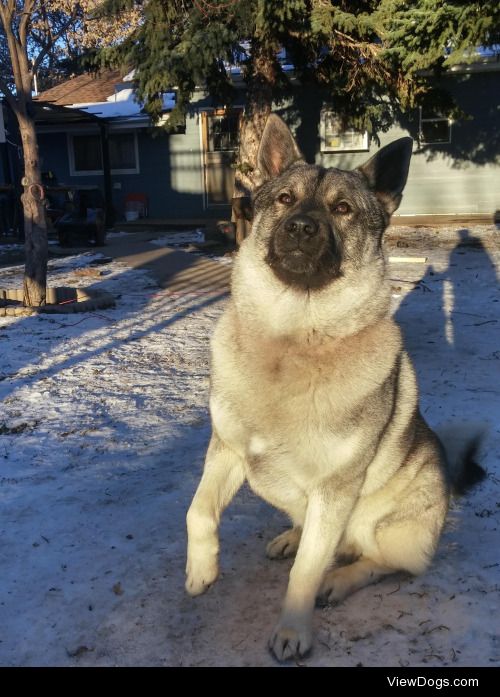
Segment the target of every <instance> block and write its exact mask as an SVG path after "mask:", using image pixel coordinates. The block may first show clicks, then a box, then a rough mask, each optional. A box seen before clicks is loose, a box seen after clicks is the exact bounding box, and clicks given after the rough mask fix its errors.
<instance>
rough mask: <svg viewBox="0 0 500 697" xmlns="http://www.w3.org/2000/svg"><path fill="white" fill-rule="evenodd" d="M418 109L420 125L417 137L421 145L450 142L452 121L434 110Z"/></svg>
mask: <svg viewBox="0 0 500 697" xmlns="http://www.w3.org/2000/svg"><path fill="white" fill-rule="evenodd" d="M419 111H420V127H419V134H418V139H419V142H420V144H421V145H433V144H438V143H451V124H452V121H451V119H449V118H448V117H447V116H443V115H442V114H439V113H436V112H434V113H433V112H424V111H423V109H422V107H420V109H419Z"/></svg>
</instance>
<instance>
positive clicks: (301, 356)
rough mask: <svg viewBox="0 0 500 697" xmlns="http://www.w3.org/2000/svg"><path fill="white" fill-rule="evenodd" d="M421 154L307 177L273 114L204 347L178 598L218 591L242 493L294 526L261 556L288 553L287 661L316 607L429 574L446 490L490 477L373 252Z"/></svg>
mask: <svg viewBox="0 0 500 697" xmlns="http://www.w3.org/2000/svg"><path fill="white" fill-rule="evenodd" d="M411 150H412V140H411V138H401V139H400V140H397V141H395V142H393V143H391V144H390V145H387V146H386V147H384V148H382V149H381V150H380V151H379V152H378V153H377V154H376V155H375V156H374V157H372V158H371V159H370V160H369V161H368V162H367V163H366V164H364V165H363V166H361V167H359V168H358V169H356V170H354V171H351V172H345V171H342V170H339V169H334V168H332V169H324V168H322V167H318V166H314V165H308V164H306V163H305V162H304V160H303V158H302V155H301V153H300V151H299V149H298V147H297V145H296V143H295V141H294V139H293V137H292V134H291V133H290V131H289V129H288V127H287V126H286V125H285V124H284V123H283V121H282V120H281V119H280V118H279V117H277V116H276V115H271V116H270V117H269V119H268V121H267V124H266V127H265V130H264V134H263V137H262V142H261V146H260V150H259V155H258V168H259V171H260V175H261V177H262V185H261V186H260V188H259V189H258V190H257V192H256V195H255V199H254V213H255V216H254V222H253V227H252V233H251V235H250V236H249V237H248V238H247V239H246V240H245V241H244V243H243V244H242V246H241V249H240V251H239V253H238V255H237V258H236V261H235V266H234V272H233V279H232V298H231V301H230V303H229V305H228V307H227V309H226V310H225V312H224V314H223V316H222V317H221V319H220V321H219V323H218V325H217V328H216V330H215V334H214V337H213V341H212V382H211V397H210V409H211V416H212V424H213V435H212V439H211V442H210V445H209V448H208V453H207V457H206V463H205V469H204V473H203V477H202V479H201V482H200V485H199V487H198V490H197V492H196V495H195V497H194V499H193V502H192V504H191V507H190V509H189V512H188V516H187V526H188V538H189V540H188V555H187V582H186V588H187V591H188V592H189V593H190V594H191V595H198V594H199V593H203V591H205V590H206V589H207V588H208V587H209V586H210V584H212V583H213V582H214V581H215V579H216V578H217V574H218V563H217V556H218V550H219V543H218V532H217V531H218V525H219V520H220V516H221V513H222V511H223V510H224V508H225V507H226V506H227V505H228V504H229V502H230V501H231V499H232V498H233V496H234V495H235V493H236V491H237V490H238V489H239V488H240V486H241V485H242V484H243V482H244V481H245V480H246V481H248V483H249V485H250V486H251V488H252V489H253V490H254V491H255V492H256V493H257V494H258V495H260V496H261V497H262V498H264V499H265V500H266V501H268V502H269V503H271V504H272V505H273V506H276V507H277V508H279V509H281V510H282V511H284V512H285V513H286V514H287V515H288V516H289V517H290V519H291V521H292V528H291V529H290V530H288V531H287V532H285V533H283V534H282V535H279V536H278V537H277V538H276V539H274V540H273V541H272V542H270V543H269V545H268V546H267V555H268V556H269V557H270V558H271V559H277V558H283V557H287V556H291V555H293V554H296V556H295V562H294V564H293V567H292V570H291V572H290V579H289V584H288V590H287V593H286V597H285V601H284V605H283V610H282V613H281V617H280V619H279V622H278V624H277V626H276V628H275V630H274V632H273V634H272V636H271V639H270V648H271V650H272V651H273V653H274V654H275V656H276V657H277V658H278V659H280V660H283V659H286V658H290V657H292V656H296V655H300V656H301V655H304V654H305V653H306V652H307V651H308V650H309V649H310V647H311V635H312V631H311V626H312V615H313V608H314V605H315V601H316V599H317V598H320V599H323V600H324V601H326V602H329V601H330V602H338V601H341V600H342V599H343V598H345V597H346V596H347V595H348V594H350V593H353V592H354V591H356V590H358V589H359V588H362V587H363V586H365V585H367V584H369V583H374V582H375V581H377V580H378V579H380V578H381V577H383V576H385V575H386V574H390V573H393V572H395V571H399V570H404V571H408V572H411V573H412V574H419V573H421V572H423V571H424V570H425V569H426V567H427V566H428V564H429V562H430V560H431V558H432V556H433V554H434V551H435V549H436V546H437V543H438V540H439V536H440V532H441V529H442V527H443V523H444V520H445V516H446V513H447V510H448V503H449V497H450V493H451V492H452V490H453V488H454V486H455V487H456V488H461V487H463V485H464V484H466V483H467V479H469V480H470V483H472V481H473V480H474V479H479V478H480V476H481V474H482V470H481V468H479V467H478V466H477V465H474V463H473V462H472V461H471V460H470V458H469V459H467V463H468V464H466V458H463V467H462V468H461V469H460V471H458V469H457V470H455V473H454V474H453V472H452V471H451V468H450V467H449V466H448V463H447V460H446V457H445V453H444V449H443V448H442V446H441V443H440V441H439V439H438V438H437V436H436V435H435V434H434V433H433V432H432V431H431V430H430V428H429V426H428V425H427V424H426V422H425V421H424V419H423V418H422V416H421V414H420V412H419V407H418V394H417V383H416V380H415V373H414V370H413V367H412V364H411V362H410V359H409V357H408V354H407V352H406V351H405V350H404V347H403V343H402V339H401V332H400V329H399V327H398V326H397V325H396V324H395V322H394V320H393V319H392V318H391V317H390V316H389V298H390V292H389V287H388V284H386V282H385V262H384V255H383V251H382V247H381V238H382V233H383V232H384V230H385V228H386V227H387V225H388V223H389V219H390V216H391V214H392V213H393V212H394V211H395V210H396V208H397V207H398V206H399V204H400V202H401V198H402V191H403V188H404V186H405V183H406V178H407V174H408V167H409V162H410V157H411ZM471 451H472V448H469V453H468V454H469V455H471V454H472V453H471ZM334 564H335V566H333V569H331V568H330V567H332V565H334Z"/></svg>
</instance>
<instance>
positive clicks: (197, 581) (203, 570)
mask: <svg viewBox="0 0 500 697" xmlns="http://www.w3.org/2000/svg"><path fill="white" fill-rule="evenodd" d="M186 574H187V579H186V590H187V592H188V593H189V595H192V596H195V595H201V594H202V593H204V592H205V591H206V590H208V589H209V588H210V586H211V585H212V583H214V582H215V581H216V580H217V576H218V575H219V567H218V565H217V559H205V560H204V561H203V562H202V561H201V560H198V561H195V560H192V559H190V560H188V563H187V567H186Z"/></svg>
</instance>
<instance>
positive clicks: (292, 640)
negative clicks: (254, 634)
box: [269, 622, 312, 661]
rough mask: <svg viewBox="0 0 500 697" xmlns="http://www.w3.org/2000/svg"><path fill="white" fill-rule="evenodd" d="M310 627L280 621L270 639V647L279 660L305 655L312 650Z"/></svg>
mask: <svg viewBox="0 0 500 697" xmlns="http://www.w3.org/2000/svg"><path fill="white" fill-rule="evenodd" d="M311 646H312V632H311V629H310V627H307V626H300V625H296V626H293V624H292V623H286V622H280V623H279V624H278V626H277V627H276V629H275V630H274V632H273V634H272V636H271V639H270V640H269V648H270V650H271V651H272V653H273V654H274V655H275V656H276V658H277V659H278V661H286V660H288V659H289V658H295V657H297V658H299V657H302V656H305V655H306V654H307V653H309V651H310V650H311Z"/></svg>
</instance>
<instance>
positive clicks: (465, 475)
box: [438, 424, 486, 496]
mask: <svg viewBox="0 0 500 697" xmlns="http://www.w3.org/2000/svg"><path fill="white" fill-rule="evenodd" d="M485 433H486V429H485V427H484V425H479V426H478V425H477V424H454V425H453V426H445V427H443V428H439V429H438V436H439V439H440V441H441V443H442V445H443V448H444V450H445V453H446V463H447V475H448V479H449V482H450V485H451V492H452V494H453V495H455V496H462V495H463V494H465V493H466V492H467V491H468V490H469V489H471V488H472V487H473V486H475V485H476V484H479V482H481V481H482V480H483V479H484V478H485V477H486V471H485V470H484V469H483V468H482V467H481V465H479V464H478V463H477V456H478V452H479V449H480V446H481V442H482V440H483V438H484V436H485Z"/></svg>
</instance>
